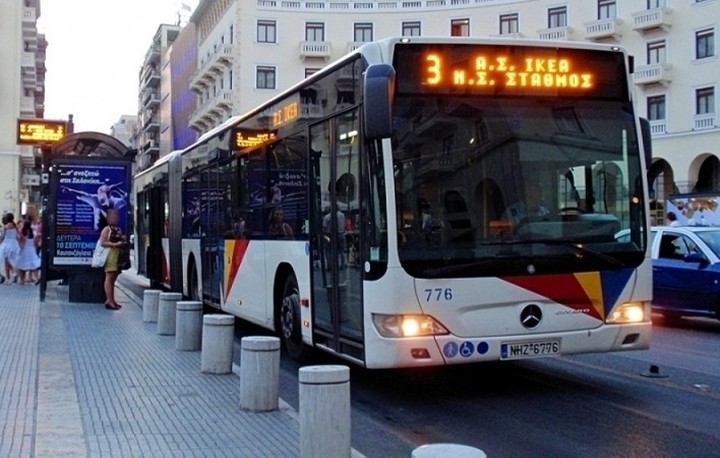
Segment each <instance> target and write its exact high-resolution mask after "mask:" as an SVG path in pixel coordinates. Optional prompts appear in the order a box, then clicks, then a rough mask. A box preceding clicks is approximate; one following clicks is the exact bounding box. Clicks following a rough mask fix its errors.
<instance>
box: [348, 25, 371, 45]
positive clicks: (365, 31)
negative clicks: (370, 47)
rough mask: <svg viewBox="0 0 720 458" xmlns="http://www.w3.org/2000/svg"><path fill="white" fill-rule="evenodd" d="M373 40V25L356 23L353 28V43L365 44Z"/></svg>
mask: <svg viewBox="0 0 720 458" xmlns="http://www.w3.org/2000/svg"><path fill="white" fill-rule="evenodd" d="M372 40H373V25H372V24H371V23H369V22H358V23H356V24H355V25H354V26H353V41H355V43H367V42H368V41H372Z"/></svg>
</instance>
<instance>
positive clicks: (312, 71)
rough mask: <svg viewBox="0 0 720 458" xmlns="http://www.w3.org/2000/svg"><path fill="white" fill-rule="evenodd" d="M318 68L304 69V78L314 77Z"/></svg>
mask: <svg viewBox="0 0 720 458" xmlns="http://www.w3.org/2000/svg"><path fill="white" fill-rule="evenodd" d="M319 71H320V69H319V68H306V69H305V78H307V77H308V76H311V75H314V74H315V73H317V72H319Z"/></svg>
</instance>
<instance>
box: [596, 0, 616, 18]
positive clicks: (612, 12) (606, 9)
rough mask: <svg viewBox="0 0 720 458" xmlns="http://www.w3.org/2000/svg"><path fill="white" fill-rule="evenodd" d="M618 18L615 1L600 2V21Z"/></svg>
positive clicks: (603, 0) (601, 0) (605, 0)
mask: <svg viewBox="0 0 720 458" xmlns="http://www.w3.org/2000/svg"><path fill="white" fill-rule="evenodd" d="M616 17H617V2H616V1H615V0H598V19H614V18H616Z"/></svg>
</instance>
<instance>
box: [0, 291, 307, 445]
mask: <svg viewBox="0 0 720 458" xmlns="http://www.w3.org/2000/svg"><path fill="white" fill-rule="evenodd" d="M118 300H119V302H120V303H121V304H123V305H124V306H123V308H122V310H119V311H111V310H106V309H105V308H104V306H103V305H102V304H74V303H72V304H71V303H69V301H68V290H67V287H66V286H60V285H58V284H56V283H54V282H53V283H50V284H48V289H47V296H46V301H45V302H42V303H41V302H40V301H39V292H38V287H37V286H30V285H17V284H11V285H0V371H1V372H0V432H1V435H0V457H33V456H34V457H64V456H76V457H84V456H90V457H106V456H107V457H127V456H138V457H181V456H199V457H209V456H223V457H226V456H233V457H256V456H257V457H260V456H262V457H291V456H297V455H298V453H299V451H298V447H299V427H298V423H297V416H296V415H295V412H294V411H292V409H291V408H289V407H283V408H281V410H279V411H276V412H269V413H251V412H246V411H243V410H241V409H240V407H239V379H238V377H237V376H236V375H235V374H229V375H206V374H202V373H201V372H200V352H179V351H175V338H174V337H173V336H159V335H156V333H155V326H156V325H155V324H154V323H143V322H142V310H141V308H140V304H138V303H137V302H136V299H135V298H134V297H131V296H130V295H128V294H126V293H125V292H124V291H123V290H122V289H118Z"/></svg>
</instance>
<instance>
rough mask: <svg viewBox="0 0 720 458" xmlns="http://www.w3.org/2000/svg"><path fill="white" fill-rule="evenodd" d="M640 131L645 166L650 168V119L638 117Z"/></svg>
mask: <svg viewBox="0 0 720 458" xmlns="http://www.w3.org/2000/svg"><path fill="white" fill-rule="evenodd" d="M640 133H641V134H642V141H643V153H644V154H645V167H647V168H648V170H649V169H650V166H651V165H652V134H651V133H650V121H648V120H647V119H645V118H640Z"/></svg>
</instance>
